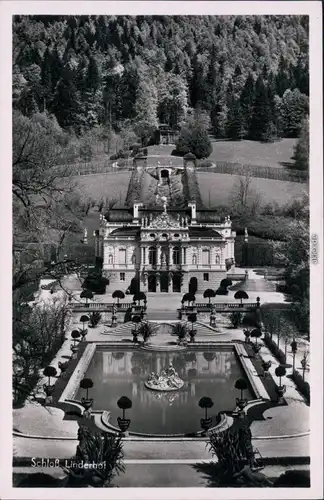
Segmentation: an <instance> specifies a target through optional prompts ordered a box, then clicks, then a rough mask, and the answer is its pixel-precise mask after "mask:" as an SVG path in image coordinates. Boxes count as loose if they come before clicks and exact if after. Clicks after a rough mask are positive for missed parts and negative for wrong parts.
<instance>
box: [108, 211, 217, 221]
mask: <svg viewBox="0 0 324 500" xmlns="http://www.w3.org/2000/svg"><path fill="white" fill-rule="evenodd" d="M162 212H163V209H161V208H160V207H159V208H155V207H142V208H140V210H139V212H138V217H139V219H141V218H142V217H148V216H149V215H150V214H152V216H153V217H156V216H157V215H159V214H161V213H162ZM168 213H169V214H170V215H172V216H176V215H177V214H179V215H180V216H188V217H189V219H190V216H191V210H190V209H189V208H178V207H168ZM105 219H106V220H107V222H119V223H120V222H125V223H128V222H132V220H133V209H132V208H127V207H125V208H115V209H114V208H113V209H111V210H109V212H107V213H106V214H105ZM219 222H221V218H220V217H219V215H218V214H217V212H216V211H215V210H209V209H204V210H199V209H198V210H197V223H198V224H201V223H219Z"/></svg>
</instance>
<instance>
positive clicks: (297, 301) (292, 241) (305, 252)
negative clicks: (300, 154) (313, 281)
mask: <svg viewBox="0 0 324 500" xmlns="http://www.w3.org/2000/svg"><path fill="white" fill-rule="evenodd" d="M308 209H309V203H308V196H307V195H305V201H304V211H303V212H302V213H301V214H300V218H299V219H298V220H295V221H293V222H291V223H290V225H289V228H288V230H287V234H286V241H285V242H283V243H281V244H279V243H275V242H274V243H273V246H274V250H275V255H276V258H277V259H279V261H280V262H281V263H282V264H283V265H285V266H286V273H285V280H286V286H287V291H288V293H290V294H291V296H292V301H293V311H294V314H293V319H294V321H295V324H296V326H297V327H298V329H299V330H300V331H301V332H305V333H307V334H308V335H309V283H310V277H309V259H310V253H309V216H308Z"/></svg>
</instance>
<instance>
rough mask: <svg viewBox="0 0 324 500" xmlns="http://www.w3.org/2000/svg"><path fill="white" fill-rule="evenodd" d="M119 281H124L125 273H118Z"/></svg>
mask: <svg viewBox="0 0 324 500" xmlns="http://www.w3.org/2000/svg"><path fill="white" fill-rule="evenodd" d="M119 279H120V281H125V273H119Z"/></svg>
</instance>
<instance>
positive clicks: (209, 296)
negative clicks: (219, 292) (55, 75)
mask: <svg viewBox="0 0 324 500" xmlns="http://www.w3.org/2000/svg"><path fill="white" fill-rule="evenodd" d="M203 297H204V299H209V304H210V299H212V298H214V297H215V292H214V290H212V289H211V288H207V290H205V291H204V294H203Z"/></svg>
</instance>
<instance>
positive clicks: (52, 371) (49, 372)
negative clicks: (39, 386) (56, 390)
mask: <svg viewBox="0 0 324 500" xmlns="http://www.w3.org/2000/svg"><path fill="white" fill-rule="evenodd" d="M43 374H44V375H45V377H48V385H51V377H56V374H57V370H56V368H55V366H46V368H44V371H43Z"/></svg>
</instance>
